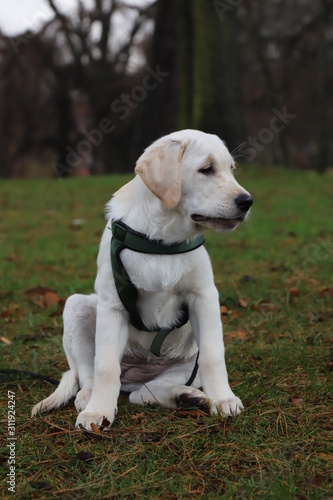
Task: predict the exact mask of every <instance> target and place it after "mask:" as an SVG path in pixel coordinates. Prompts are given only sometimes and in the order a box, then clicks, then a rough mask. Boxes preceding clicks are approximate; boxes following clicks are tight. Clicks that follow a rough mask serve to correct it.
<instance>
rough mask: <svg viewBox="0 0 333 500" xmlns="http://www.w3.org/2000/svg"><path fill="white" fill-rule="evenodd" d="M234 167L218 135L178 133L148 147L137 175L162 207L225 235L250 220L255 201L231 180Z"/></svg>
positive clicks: (233, 179)
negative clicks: (159, 201)
mask: <svg viewBox="0 0 333 500" xmlns="http://www.w3.org/2000/svg"><path fill="white" fill-rule="evenodd" d="M234 169H235V163H234V160H233V158H232V156H231V154H230V153H229V151H228V149H227V148H226V146H225V145H224V143H223V142H222V141H221V140H220V139H219V138H218V137H217V136H215V135H211V134H206V133H204V132H200V131H198V130H182V131H180V132H175V133H173V134H170V135H167V136H165V137H162V138H161V139H159V140H158V141H156V142H154V143H153V144H152V145H151V146H150V147H149V148H147V149H146V151H145V152H144V153H143V155H142V156H141V157H140V158H139V160H138V161H137V165H136V168H135V171H136V173H137V174H139V175H140V177H141V179H142V180H143V182H144V183H145V184H146V186H147V187H148V188H149V189H150V191H151V192H152V193H153V194H154V195H155V196H157V198H159V199H160V200H161V202H162V203H163V205H164V206H165V207H167V208H169V209H175V210H177V211H178V212H181V213H182V215H184V216H185V217H189V218H190V219H191V221H192V223H193V224H195V225H197V226H201V227H202V228H210V229H214V230H215V231H228V230H232V229H234V228H235V227H236V226H237V225H238V223H239V222H241V221H243V220H244V219H245V218H246V217H247V216H248V214H249V211H250V207H251V205H252V203H253V200H252V197H251V195H250V194H249V193H248V192H247V191H246V190H245V189H243V188H242V187H241V186H240V185H239V184H238V182H237V181H236V180H235V178H234V175H233V170H234Z"/></svg>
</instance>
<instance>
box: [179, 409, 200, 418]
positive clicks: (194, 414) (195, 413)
mask: <svg viewBox="0 0 333 500" xmlns="http://www.w3.org/2000/svg"><path fill="white" fill-rule="evenodd" d="M177 415H179V416H181V417H191V418H196V419H199V418H203V417H205V418H207V412H206V411H203V410H199V409H197V410H179V411H178V412H177Z"/></svg>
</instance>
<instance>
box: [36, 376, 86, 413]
mask: <svg viewBox="0 0 333 500" xmlns="http://www.w3.org/2000/svg"><path fill="white" fill-rule="evenodd" d="M78 390H79V381H78V377H77V374H76V373H75V372H74V371H73V370H69V371H68V372H65V373H64V374H63V376H62V378H61V380H60V384H59V385H58V387H57V388H56V390H55V391H54V392H53V393H52V394H51V396H49V397H48V398H46V399H43V401H41V402H40V403H38V404H36V406H34V408H33V409H32V411H31V416H32V417H35V416H36V415H37V413H39V412H40V413H44V412H47V411H50V410H53V409H54V408H59V406H62V405H65V404H66V403H68V401H69V400H70V399H71V398H72V397H73V396H75V395H76V393H77V392H78Z"/></svg>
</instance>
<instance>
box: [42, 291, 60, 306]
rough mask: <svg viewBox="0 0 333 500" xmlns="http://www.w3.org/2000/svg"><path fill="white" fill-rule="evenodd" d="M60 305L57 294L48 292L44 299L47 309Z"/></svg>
mask: <svg viewBox="0 0 333 500" xmlns="http://www.w3.org/2000/svg"><path fill="white" fill-rule="evenodd" d="M58 303H59V296H58V294H57V293H55V292H46V294H45V295H44V297H43V304H44V306H45V307H50V306H56V305H57V304H58Z"/></svg>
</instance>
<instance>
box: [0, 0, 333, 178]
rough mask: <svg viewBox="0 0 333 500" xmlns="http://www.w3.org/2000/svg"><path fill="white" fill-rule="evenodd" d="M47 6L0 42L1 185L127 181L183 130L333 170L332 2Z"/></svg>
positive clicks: (254, 154)
mask: <svg viewBox="0 0 333 500" xmlns="http://www.w3.org/2000/svg"><path fill="white" fill-rule="evenodd" d="M44 2H45V5H46V6H47V7H48V9H49V10H51V12H52V15H51V16H50V17H49V18H48V19H47V20H45V22H44V23H43V24H42V25H41V26H38V29H32V30H30V31H24V32H23V33H19V34H17V35H16V36H8V34H7V35H6V33H5V29H4V27H3V26H2V29H3V32H0V151H1V153H0V154H1V161H0V176H2V177H31V176H43V177H51V176H54V175H57V176H58V177H59V176H64V175H89V174H94V173H111V172H126V171H131V170H132V169H133V166H134V162H135V160H136V158H137V157H138V156H139V155H140V153H141V152H142V150H143V149H144V148H145V147H146V146H148V145H149V144H150V143H151V142H152V141H153V140H154V139H156V138H158V137H159V136H161V135H163V134H166V133H169V132H171V131H174V130H177V129H181V128H198V129H201V130H204V131H206V132H211V133H215V134H217V135H219V136H220V137H221V138H223V139H224V140H225V141H226V143H227V145H228V147H229V149H230V150H232V151H234V154H235V156H236V158H237V159H239V161H255V162H256V163H262V164H268V163H270V164H278V165H284V166H286V167H288V168H298V169H315V170H317V171H318V172H321V173H322V172H325V171H326V170H327V169H328V168H329V167H330V166H332V163H333V158H332V156H333V150H332V140H331V134H330V130H331V128H332V93H331V92H330V90H331V89H332V76H333V66H332V60H333V50H332V49H333V25H332V19H333V1H332V0H295V1H293V2H289V1H288V0H265V2H263V1H262V0H212V1H211V0H157V1H148V0H147V1H144V0H143V1H142V2H140V1H137V2H136V3H134V4H131V3H130V1H129V0H128V1H125V0H123V1H120V0H113V1H112V0H91V1H89V2H88V1H85V0H77V4H76V9H75V11H71V12H70V13H68V11H66V10H65V9H64V7H63V4H62V3H61V2H59V1H56V0H44ZM37 14H38V13H36V15H37Z"/></svg>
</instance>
